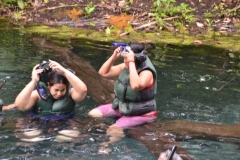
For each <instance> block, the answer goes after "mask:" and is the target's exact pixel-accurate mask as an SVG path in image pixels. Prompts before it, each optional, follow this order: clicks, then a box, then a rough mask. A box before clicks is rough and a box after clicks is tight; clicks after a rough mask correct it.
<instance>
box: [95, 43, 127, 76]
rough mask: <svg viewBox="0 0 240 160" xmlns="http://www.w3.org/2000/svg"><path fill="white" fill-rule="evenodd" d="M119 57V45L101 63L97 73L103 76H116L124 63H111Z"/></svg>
mask: <svg viewBox="0 0 240 160" xmlns="http://www.w3.org/2000/svg"><path fill="white" fill-rule="evenodd" d="M119 57H120V47H118V48H116V49H115V50H114V52H113V54H112V56H111V57H110V58H109V59H108V60H107V61H106V62H105V63H104V64H103V65H102V67H101V68H100V69H99V71H98V73H99V74H100V75H101V76H102V77H105V78H116V77H118V76H119V74H120V72H121V71H122V69H123V68H124V63H122V64H119V65H115V66H114V65H113V64H114V62H115V61H116V60H117V59H118V58H119Z"/></svg>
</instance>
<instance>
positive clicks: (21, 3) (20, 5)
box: [17, 0, 24, 9]
mask: <svg viewBox="0 0 240 160" xmlns="http://www.w3.org/2000/svg"><path fill="white" fill-rule="evenodd" d="M17 4H18V7H19V8H20V9H24V3H23V1H22V0H18V1H17Z"/></svg>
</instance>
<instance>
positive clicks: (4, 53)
mask: <svg viewBox="0 0 240 160" xmlns="http://www.w3.org/2000/svg"><path fill="white" fill-rule="evenodd" d="M0 36H1V37H2V38H1V39H0V64H1V65H0V81H1V82H2V81H3V79H4V77H6V76H10V77H11V79H9V80H8V81H7V83H6V85H5V86H4V87H3V88H2V90H0V95H1V96H0V98H1V99H3V100H4V102H5V104H9V103H12V102H13V101H14V99H15V97H16V95H17V94H18V93H19V92H20V91H21V90H22V88H23V86H25V85H26V83H27V82H29V80H30V77H29V75H30V73H31V69H32V66H34V65H35V64H36V63H38V62H40V61H41V60H42V59H49V58H52V57H53V55H57V54H58V53H57V52H56V51H54V50H52V49H46V48H43V47H41V46H40V45H36V44H34V43H33V42H32V40H31V36H29V35H25V34H24V33H21V32H20V33H19V32H18V31H16V30H12V29H10V30H4V32H0ZM71 43H72V44H71V46H72V47H73V48H72V51H73V53H75V54H76V55H78V56H80V57H82V58H84V59H86V60H88V61H89V62H90V63H91V65H93V67H94V68H95V69H96V70H98V69H99V68H100V66H101V64H102V63H103V62H105V60H106V58H107V57H108V56H109V55H110V54H111V51H112V49H111V48H110V45H108V44H106V43H103V42H97V43H95V42H89V41H86V40H76V39H75V40H71ZM149 47H150V48H149V51H150V53H151V54H149V56H150V58H151V59H153V63H154V65H155V66H156V69H157V72H158V80H159V81H158V95H157V97H156V99H157V104H158V111H159V116H158V119H157V121H159V122H162V121H168V120H176V119H179V120H187V121H192V122H211V123H227V124H236V123H238V122H239V118H240V117H239V113H240V111H239V94H238V93H239V92H240V86H239V84H238V77H239V62H238V61H239V58H238V57H237V56H236V55H234V53H232V52H230V51H227V50H222V49H217V48H211V47H207V46H204V47H201V46H198V47H196V46H174V45H166V44H164V45H163V44H152V45H150V46H149ZM96 105H97V104H96V102H95V101H94V100H93V97H91V96H90V95H88V97H87V98H86V99H85V100H84V101H83V102H81V103H79V104H78V105H77V106H76V115H75V117H74V119H71V120H69V121H71V123H70V122H69V121H66V122H62V123H60V124H56V125H55V126H53V127H49V128H48V127H45V128H37V130H35V133H34V132H33V133H32V134H37V133H40V131H41V133H40V134H39V135H35V136H33V138H35V137H39V136H41V137H39V138H43V139H42V141H40V139H35V141H38V140H39V141H40V142H26V141H23V140H26V139H29V138H27V137H26V135H24V134H23V131H26V130H24V129H34V128H35V127H36V126H38V124H36V123H35V122H34V123H29V120H26V119H25V120H24V119H23V118H22V115H21V114H20V113H19V112H18V111H17V110H12V111H8V112H6V113H5V115H4V118H5V120H4V121H3V126H2V127H1V128H0V142H1V144H0V153H1V155H0V158H9V159H24V158H26V159H28V158H33V159H40V158H42V157H44V158H51V159H65V158H68V159H84V160H86V159H89V160H90V159H149V160H150V159H156V158H155V156H154V155H153V154H151V153H149V151H148V149H147V148H146V147H143V146H142V144H141V143H140V142H139V141H136V140H134V139H131V138H128V137H126V138H124V139H123V140H121V141H120V142H118V143H116V144H112V146H111V149H112V150H113V152H112V153H111V154H109V155H100V156H99V155H98V149H99V144H100V143H102V142H104V141H105V140H106V139H107V138H108V137H106V135H105V134H104V129H103V130H101V129H102V128H99V126H96V125H97V124H98V125H99V124H101V121H99V120H97V124H95V122H94V123H89V122H88V123H86V124H84V123H83V122H84V120H85V119H86V118H87V115H86V114H87V112H88V111H89V110H90V109H92V108H94V107H96ZM25 118H26V117H25ZM111 121H112V119H107V120H106V119H105V120H104V121H102V125H103V126H104V125H109V124H111ZM23 122H25V123H23ZM73 122H74V123H73ZM38 123H40V122H39V121H38ZM72 123H73V124H75V126H74V125H72ZM80 124H81V126H80ZM93 124H94V125H93ZM76 126H77V127H76ZM93 126H94V127H93ZM62 130H65V131H66V130H77V131H80V135H79V137H78V138H77V139H76V137H75V138H72V139H70V140H71V142H68V141H69V139H67V138H68V137H67V138H66V137H60V136H64V135H62V134H60V133H61V131H62ZM37 131H39V132H37ZM101 131H103V132H101ZM59 132H60V133H59ZM29 133H30V131H29ZM24 136H25V137H24ZM42 136H43V137H42ZM163 136H164V135H163ZM64 138H66V139H65V140H66V141H65V140H64ZM142 138H143V139H144V138H146V139H147V138H149V139H155V138H156V136H155V135H152V134H151V133H150V132H149V133H146V136H144V137H142ZM21 139H23V140H21ZM56 139H57V140H59V141H61V143H60V142H57V141H54V140H56ZM186 139H188V141H181V145H182V146H183V147H184V148H186V149H187V150H188V151H189V152H190V154H191V156H193V157H194V159H199V160H200V159H222V157H224V156H225V154H228V155H229V154H231V157H232V158H235V159H237V158H238V157H239V154H238V153H239V148H238V147H237V146H238V144H239V141H238V140H235V141H234V142H233V141H229V140H226V139H224V138H221V137H220V138H218V139H216V140H202V139H192V138H191V137H188V138H186ZM203 143H204V144H207V145H208V146H210V147H208V146H204V145H203V146H201V145H199V144H203ZM216 152H217V154H216ZM10 157H12V158H10ZM226 159H227V158H226Z"/></svg>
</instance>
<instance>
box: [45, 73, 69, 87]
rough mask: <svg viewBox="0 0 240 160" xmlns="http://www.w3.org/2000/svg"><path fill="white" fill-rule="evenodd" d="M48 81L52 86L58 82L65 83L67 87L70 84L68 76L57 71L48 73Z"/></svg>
mask: <svg viewBox="0 0 240 160" xmlns="http://www.w3.org/2000/svg"><path fill="white" fill-rule="evenodd" d="M47 82H48V83H49V85H50V87H52V86H53V85H54V84H57V83H60V84H65V85H66V87H67V86H68V85H69V82H68V80H67V78H66V77H65V76H64V75H63V74H61V73H58V72H56V71H50V72H49V73H48V79H47Z"/></svg>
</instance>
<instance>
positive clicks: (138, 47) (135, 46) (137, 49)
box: [128, 42, 147, 67]
mask: <svg viewBox="0 0 240 160" xmlns="http://www.w3.org/2000/svg"><path fill="white" fill-rule="evenodd" d="M128 45H129V46H130V47H131V50H132V51H133V52H134V54H135V55H137V54H140V53H141V52H143V54H144V55H143V56H139V57H136V56H135V57H134V60H135V64H136V67H138V66H139V65H140V64H141V63H143V62H144V61H145V60H146V59H147V58H146V56H145V52H146V51H145V50H144V49H145V46H144V44H142V43H139V42H130V43H128Z"/></svg>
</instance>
